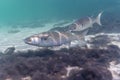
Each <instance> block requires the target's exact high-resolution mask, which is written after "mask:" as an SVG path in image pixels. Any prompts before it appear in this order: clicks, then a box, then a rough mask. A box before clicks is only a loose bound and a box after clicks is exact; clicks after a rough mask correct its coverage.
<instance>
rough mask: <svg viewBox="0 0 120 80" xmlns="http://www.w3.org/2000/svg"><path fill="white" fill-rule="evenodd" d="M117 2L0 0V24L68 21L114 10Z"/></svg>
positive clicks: (110, 0) (106, 0) (92, 0)
mask: <svg viewBox="0 0 120 80" xmlns="http://www.w3.org/2000/svg"><path fill="white" fill-rule="evenodd" d="M118 1H119V0H1V1H0V23H10V22H12V23H15V22H19V21H26V20H38V19H39V20H46V19H47V20H48V19H49V20H51V19H66V18H67V19H69V18H72V19H74V18H78V17H81V16H86V15H92V14H94V13H99V12H100V11H105V10H108V9H111V8H114V7H116V6H118V5H119V2H118Z"/></svg>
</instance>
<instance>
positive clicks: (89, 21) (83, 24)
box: [66, 12, 102, 31]
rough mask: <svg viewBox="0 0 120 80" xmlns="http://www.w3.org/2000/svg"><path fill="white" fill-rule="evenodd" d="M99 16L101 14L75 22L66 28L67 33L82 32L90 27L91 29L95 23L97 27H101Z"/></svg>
mask: <svg viewBox="0 0 120 80" xmlns="http://www.w3.org/2000/svg"><path fill="white" fill-rule="evenodd" d="M101 15H102V12H101V13H99V14H98V16H97V17H96V18H93V17H84V18H81V19H78V20H76V21H75V22H74V23H72V24H70V25H68V26H66V27H67V28H68V31H82V30H85V29H88V28H90V27H93V24H95V23H97V24H98V25H100V26H101V25H102V24H101V21H100V19H101Z"/></svg>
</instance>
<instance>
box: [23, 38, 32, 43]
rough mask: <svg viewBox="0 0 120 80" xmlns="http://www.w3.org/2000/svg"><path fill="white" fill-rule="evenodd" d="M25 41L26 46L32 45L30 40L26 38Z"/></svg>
mask: <svg viewBox="0 0 120 80" xmlns="http://www.w3.org/2000/svg"><path fill="white" fill-rule="evenodd" d="M23 41H24V42H25V43H26V44H30V43H31V40H30V38H25V39H23Z"/></svg>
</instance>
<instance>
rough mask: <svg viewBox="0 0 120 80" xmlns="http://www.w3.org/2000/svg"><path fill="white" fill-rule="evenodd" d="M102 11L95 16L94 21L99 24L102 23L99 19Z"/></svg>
mask: <svg viewBox="0 0 120 80" xmlns="http://www.w3.org/2000/svg"><path fill="white" fill-rule="evenodd" d="M102 13H103V12H101V13H99V14H98V16H97V18H96V19H95V22H96V23H97V24H99V25H100V26H101V25H102V24H101V21H100V20H101V15H102Z"/></svg>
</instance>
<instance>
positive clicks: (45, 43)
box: [24, 31, 84, 47]
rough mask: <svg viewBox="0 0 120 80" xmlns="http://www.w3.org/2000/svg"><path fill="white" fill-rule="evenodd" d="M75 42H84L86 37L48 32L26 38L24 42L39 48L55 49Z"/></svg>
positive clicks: (68, 33)
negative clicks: (54, 47)
mask: <svg viewBox="0 0 120 80" xmlns="http://www.w3.org/2000/svg"><path fill="white" fill-rule="evenodd" d="M74 40H78V41H84V35H83V34H81V35H75V34H73V33H70V32H59V31H48V32H42V33H38V34H34V35H31V36H29V37H27V38H25V39H24V42H25V43H26V44H29V45H33V46H38V47H53V46H61V45H63V44H70V43H71V42H72V41H74Z"/></svg>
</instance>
